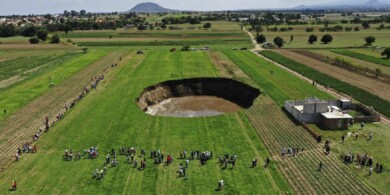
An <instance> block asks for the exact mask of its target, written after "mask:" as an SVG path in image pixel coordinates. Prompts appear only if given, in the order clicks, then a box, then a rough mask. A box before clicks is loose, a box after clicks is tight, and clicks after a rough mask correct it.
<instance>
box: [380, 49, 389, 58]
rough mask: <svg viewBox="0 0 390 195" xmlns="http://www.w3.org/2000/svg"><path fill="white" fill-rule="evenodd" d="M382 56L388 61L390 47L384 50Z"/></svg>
mask: <svg viewBox="0 0 390 195" xmlns="http://www.w3.org/2000/svg"><path fill="white" fill-rule="evenodd" d="M381 55H382V56H386V57H387V59H390V47H388V48H386V49H385V50H384V51H383V52H382V53H381Z"/></svg>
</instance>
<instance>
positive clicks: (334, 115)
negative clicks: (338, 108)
mask: <svg viewBox="0 0 390 195" xmlns="http://www.w3.org/2000/svg"><path fill="white" fill-rule="evenodd" d="M321 115H322V116H323V117H325V118H326V119H353V117H352V116H351V115H349V114H343V113H342V112H325V113H321Z"/></svg>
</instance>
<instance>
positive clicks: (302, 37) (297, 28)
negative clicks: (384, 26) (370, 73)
mask: <svg viewBox="0 0 390 195" xmlns="http://www.w3.org/2000/svg"><path fill="white" fill-rule="evenodd" d="M329 26H330V27H331V26H332V25H329ZM333 26H334V25H333ZM341 26H343V27H348V26H349V27H355V26H359V27H360V31H350V32H345V31H344V32H320V31H319V30H318V29H319V28H323V27H324V26H323V25H292V26H291V27H293V28H294V29H293V30H292V31H288V32H269V31H266V29H264V31H263V32H261V33H262V34H264V35H265V36H266V38H267V41H268V42H273V39H274V38H275V37H276V36H280V37H282V38H283V39H284V41H286V44H285V45H284V48H345V47H362V46H364V44H365V41H364V38H365V37H367V36H374V37H375V38H376V41H375V43H374V44H373V45H375V46H382V47H389V46H390V31H389V30H377V29H375V28H376V26H375V25H372V27H371V28H370V29H367V30H364V29H363V28H362V26H361V25H350V24H349V25H344V24H343V25H341ZM272 27H273V26H270V28H272ZM277 27H278V28H281V27H288V26H283V25H279V26H277ZM308 27H313V28H314V32H306V31H305V30H306V28H308ZM253 33H254V35H255V34H256V33H255V32H253ZM311 34H314V35H317V37H318V41H317V43H314V44H310V43H308V39H309V36H310V35H311ZM324 34H330V35H332V36H333V41H332V43H328V44H323V43H321V42H320V40H321V37H322V36H323V35H324ZM291 35H293V36H294V39H293V41H292V42H291V43H290V36H291Z"/></svg>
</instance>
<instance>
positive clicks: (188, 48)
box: [181, 45, 190, 51]
mask: <svg viewBox="0 0 390 195" xmlns="http://www.w3.org/2000/svg"><path fill="white" fill-rule="evenodd" d="M181 50H182V51H190V46H189V45H185V46H184V47H183V48H181Z"/></svg>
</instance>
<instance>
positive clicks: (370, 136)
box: [368, 132, 372, 140]
mask: <svg viewBox="0 0 390 195" xmlns="http://www.w3.org/2000/svg"><path fill="white" fill-rule="evenodd" d="M371 139H372V132H370V135H369V139H368V140H371Z"/></svg>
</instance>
